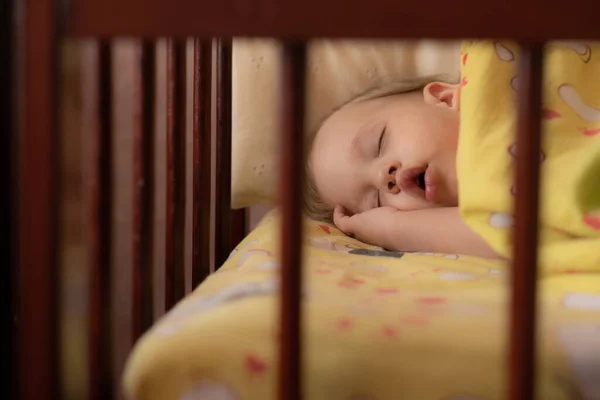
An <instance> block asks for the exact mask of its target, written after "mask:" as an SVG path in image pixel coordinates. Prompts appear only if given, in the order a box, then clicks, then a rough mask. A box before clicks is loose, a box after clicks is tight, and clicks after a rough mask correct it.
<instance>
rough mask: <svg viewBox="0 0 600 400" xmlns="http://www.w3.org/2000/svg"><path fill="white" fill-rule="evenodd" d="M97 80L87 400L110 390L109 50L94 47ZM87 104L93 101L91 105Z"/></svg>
mask: <svg viewBox="0 0 600 400" xmlns="http://www.w3.org/2000/svg"><path fill="white" fill-rule="evenodd" d="M96 55H97V57H98V58H97V62H96V63H95V64H96V66H97V81H96V83H95V84H93V85H90V86H91V87H90V93H88V94H87V95H88V96H90V98H91V99H97V101H98V103H97V114H96V118H97V121H96V123H95V124H94V130H93V131H92V132H90V142H91V143H90V146H91V148H90V158H89V162H90V163H91V165H90V177H89V179H88V185H89V186H88V189H87V190H88V196H89V202H88V204H89V210H88V212H89V232H88V235H89V255H90V285H91V287H90V310H89V323H90V328H89V329H90V336H89V343H88V346H89V347H88V351H89V367H88V374H89V375H88V381H89V387H88V391H89V398H91V399H98V400H100V399H108V398H111V396H112V393H113V386H112V367H111V366H112V342H111V327H112V320H111V309H112V307H111V301H112V300H111V287H110V286H111V285H110V282H111V256H112V248H113V246H112V245H113V243H112V237H111V234H112V223H113V217H112V212H113V137H112V121H113V114H112V107H111V102H112V96H113V82H112V46H111V43H110V42H109V41H102V42H99V43H98V51H97V53H96ZM91 101H93V100H91Z"/></svg>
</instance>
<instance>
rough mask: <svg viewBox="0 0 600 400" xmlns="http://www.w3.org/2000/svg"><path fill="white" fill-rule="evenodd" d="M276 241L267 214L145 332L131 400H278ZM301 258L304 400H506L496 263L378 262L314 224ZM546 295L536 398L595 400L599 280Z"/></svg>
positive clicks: (553, 284) (582, 277)
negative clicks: (217, 267) (220, 263)
mask: <svg viewBox="0 0 600 400" xmlns="http://www.w3.org/2000/svg"><path fill="white" fill-rule="evenodd" d="M278 239H279V221H278V217H277V215H276V214H275V213H273V214H270V215H268V216H267V217H266V218H265V219H264V220H263V222H262V224H261V225H260V226H259V227H258V228H256V229H255V230H254V231H253V232H252V233H250V235H248V237H246V239H245V240H244V241H243V242H242V243H240V245H239V246H238V247H237V249H236V250H235V251H234V252H233V254H232V255H231V257H230V258H229V259H228V260H227V262H226V263H225V264H224V265H223V267H222V268H221V269H220V270H219V271H218V272H217V273H215V274H213V275H212V276H210V277H209V278H208V279H207V280H206V281H205V282H204V283H202V284H201V285H200V286H199V287H198V288H196V290H195V291H194V292H193V293H192V294H190V295H189V296H188V297H187V298H186V299H184V300H183V301H182V302H181V303H179V304H178V305H177V306H176V307H175V308H174V309H173V310H172V311H171V312H170V313H168V314H167V315H166V316H165V317H164V318H163V319H162V320H161V321H159V322H158V323H157V324H156V325H155V326H154V327H153V328H152V329H151V330H150V331H149V332H148V333H146V334H145V335H144V337H143V338H142V339H141V340H140V341H139V342H138V343H137V345H136V347H135V349H134V351H133V353H132V354H131V356H130V358H129V360H128V364H127V368H126V372H125V376H124V383H125V391H126V393H127V395H128V396H129V398H131V399H137V400H167V399H168V400H174V399H181V400H194V399H197V400H251V399H252V400H254V399H255V400H274V399H276V379H277V347H276V343H277V340H278V331H277V306H278V275H279V268H280V266H279V263H278V261H277V260H278V254H277V253H278V248H279V247H278V246H279V240H278ZM305 250H306V251H305V263H304V267H303V271H304V281H303V290H302V293H303V297H302V307H303V316H304V317H303V318H304V319H303V320H304V330H303V344H304V347H303V355H304V356H303V357H304V358H303V365H302V370H303V373H304V380H303V382H304V386H303V388H304V389H303V394H304V398H305V399H309V400H388V399H389V400H397V399H410V400H413V399H414V400H430V399H432V400H433V399H435V400H466V399H469V400H493V399H505V398H506V392H507V391H506V379H507V375H506V361H507V357H508V354H507V332H508V326H507V306H508V291H507V287H508V286H507V285H506V283H507V282H506V277H507V272H508V270H507V268H506V265H504V264H503V263H502V262H500V261H489V260H483V259H479V258H474V257H466V256H457V255H454V254H409V253H405V254H403V253H390V252H384V251H381V249H378V248H376V247H372V246H367V245H364V244H362V243H360V242H358V241H356V240H354V239H351V238H348V237H346V236H344V235H343V234H342V233H341V232H339V231H338V230H337V229H335V228H334V227H333V226H330V225H325V224H320V223H316V222H309V221H307V222H306V235H305ZM575 266H576V265H574V267H575ZM540 291H541V292H540V296H539V299H540V317H539V331H538V341H537V342H538V351H539V353H538V363H539V364H538V365H539V373H538V382H537V390H538V392H537V393H538V398H539V399H543V400H570V399H599V398H600V274H592V273H581V274H568V275H564V276H550V277H547V278H545V279H542V280H541V281H540Z"/></svg>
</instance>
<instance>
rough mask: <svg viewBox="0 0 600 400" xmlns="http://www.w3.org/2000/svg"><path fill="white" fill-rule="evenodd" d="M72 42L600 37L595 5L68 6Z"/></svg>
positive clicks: (312, 2) (256, 0)
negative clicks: (102, 39)
mask: <svg viewBox="0 0 600 400" xmlns="http://www.w3.org/2000/svg"><path fill="white" fill-rule="evenodd" d="M66 12H67V15H66V17H67V18H66V22H67V25H66V31H67V34H70V35H75V36H103V37H106V36H141V37H156V36H172V37H189V36H193V37H214V36H220V37H232V36H254V37H265V36H269V37H280V38H298V39H306V38H315V37H332V38H335V37H347V38H366V37H370V38H396V37H402V38H407V39H413V38H439V39H462V38H471V37H473V38H475V37H477V38H490V39H496V38H498V39H500V38H511V39H515V40H531V41H536V40H542V39H596V38H600V29H598V18H599V17H600V2H599V1H597V0H569V1H565V0H526V1H523V0H485V1H483V0H458V1H448V0H428V1H426V2H423V1H402V0H367V1H365V0H172V1H162V0H70V3H69V5H68V7H67V9H66Z"/></svg>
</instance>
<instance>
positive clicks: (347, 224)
mask: <svg viewBox="0 0 600 400" xmlns="http://www.w3.org/2000/svg"><path fill="white" fill-rule="evenodd" d="M333 222H334V223H335V225H336V226H337V227H338V228H340V229H341V230H342V231H343V232H345V233H349V232H350V231H351V230H352V224H351V220H350V217H349V216H348V215H346V210H344V208H343V207H341V206H337V207H336V208H335V209H334V210H333Z"/></svg>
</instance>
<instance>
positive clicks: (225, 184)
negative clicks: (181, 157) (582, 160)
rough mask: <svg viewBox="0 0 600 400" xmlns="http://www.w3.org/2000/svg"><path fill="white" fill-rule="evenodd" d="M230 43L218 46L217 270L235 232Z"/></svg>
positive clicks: (223, 40) (222, 41)
mask: <svg viewBox="0 0 600 400" xmlns="http://www.w3.org/2000/svg"><path fill="white" fill-rule="evenodd" d="M231 46H232V44H231V40H230V39H219V40H218V42H217V71H216V75H217V76H216V81H217V88H216V89H217V104H216V106H217V127H216V135H217V153H216V169H217V170H216V195H215V202H216V203H215V269H218V268H219V267H220V266H221V265H222V264H223V263H224V262H225V260H226V259H227V257H228V256H229V253H230V252H231V250H232V246H231V240H232V239H231V238H232V237H231V228H232V224H233V215H232V211H231V56H232V54H231V51H232V47H231Z"/></svg>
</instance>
